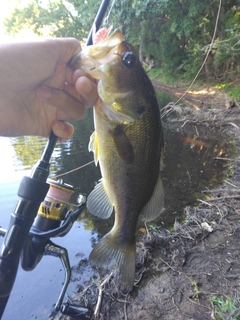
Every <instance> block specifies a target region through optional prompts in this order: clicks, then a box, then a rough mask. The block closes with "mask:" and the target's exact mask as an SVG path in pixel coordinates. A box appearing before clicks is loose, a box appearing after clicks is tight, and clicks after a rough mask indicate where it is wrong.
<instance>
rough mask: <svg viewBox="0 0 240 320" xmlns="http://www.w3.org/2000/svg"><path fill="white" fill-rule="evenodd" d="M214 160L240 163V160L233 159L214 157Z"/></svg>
mask: <svg viewBox="0 0 240 320" xmlns="http://www.w3.org/2000/svg"><path fill="white" fill-rule="evenodd" d="M213 159H215V160H226V161H236V162H240V160H239V159H231V158H221V157H214V158H213Z"/></svg>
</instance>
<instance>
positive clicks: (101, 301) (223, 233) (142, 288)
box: [55, 83, 240, 320]
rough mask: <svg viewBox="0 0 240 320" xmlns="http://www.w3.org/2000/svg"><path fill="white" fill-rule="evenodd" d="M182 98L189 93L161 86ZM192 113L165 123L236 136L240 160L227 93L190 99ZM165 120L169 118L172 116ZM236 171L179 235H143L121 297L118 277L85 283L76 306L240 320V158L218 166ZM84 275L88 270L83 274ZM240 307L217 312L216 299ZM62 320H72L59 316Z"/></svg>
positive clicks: (125, 314)
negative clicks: (131, 280)
mask: <svg viewBox="0 0 240 320" xmlns="http://www.w3.org/2000/svg"><path fill="white" fill-rule="evenodd" d="M155 86H156V87H157V88H158V89H162V90H164V91H166V92H168V93H171V94H174V95H176V96H177V97H179V96H180V95H181V94H182V93H183V92H184V90H183V89H179V88H177V89H173V88H171V87H167V86H163V85H161V84H159V83H155ZM184 99H185V100H187V101H188V102H189V103H190V104H191V105H192V108H189V109H188V108H187V109H184V108H182V107H181V104H180V106H177V107H176V106H169V107H168V108H166V110H170V109H171V111H174V112H175V113H177V118H174V119H170V118H169V119H164V122H165V123H167V125H170V126H175V127H176V128H177V129H178V130H183V131H184V132H187V133H189V134H192V135H195V136H196V134H197V135H199V136H201V132H202V131H204V130H202V129H204V127H206V126H208V127H210V128H211V129H212V130H213V132H215V129H216V128H217V130H221V131H224V132H226V134H228V135H229V137H235V140H236V146H237V148H238V152H239V154H240V108H239V105H238V103H237V102H232V101H230V99H229V98H228V97H227V96H226V94H225V93H223V92H219V91H214V90H213V89H211V88H201V89H200V90H198V91H194V92H191V93H188V94H187V95H186V96H185V98H184ZM166 117H168V116H167V115H166ZM216 161H225V162H226V164H228V165H229V166H231V168H232V175H231V176H229V177H228V179H227V180H226V182H225V183H224V184H223V185H222V186H220V187H219V189H218V190H211V191H209V192H207V193H206V196H207V198H206V200H204V201H202V202H200V205H199V206H198V207H197V208H186V209H185V211H186V222H185V223H184V224H179V223H177V222H176V223H175V225H174V228H173V230H172V231H168V230H165V229H162V228H155V229H154V228H149V229H148V230H146V233H145V234H144V235H138V243H137V272H136V283H135V287H134V289H133V291H132V292H131V293H130V294H127V295H123V294H120V293H119V292H118V291H117V290H116V289H115V284H114V281H113V279H112V278H111V277H107V279H105V284H102V285H101V283H102V281H103V279H101V281H99V280H98V279H96V281H95V284H94V283H93V282H92V281H89V283H88V284H86V283H85V289H84V291H82V289H83V288H81V287H80V288H79V293H77V294H76V295H75V296H74V297H73V299H74V301H75V303H80V304H86V305H89V306H92V307H93V308H94V310H95V316H94V317H93V318H94V319H104V320H105V319H112V320H120V319H125V320H126V319H129V320H135V319H136V320H139V319H142V320H144V319H146V320H151V319H152V320H156V319H161V320H185V319H186V320H210V319H217V320H219V319H223V320H225V319H229V320H230V319H231V320H234V319H237V320H239V319H240V272H239V270H240V248H239V244H240V156H237V157H236V159H233V160H231V159H230V160H229V159H228V160H226V159H216ZM83 270H84V268H83ZM214 296H215V297H217V299H219V301H222V303H223V304H224V302H225V301H226V299H228V301H230V300H232V303H233V305H234V307H232V306H230V305H228V306H229V307H228V308H227V307H226V308H224V307H222V308H221V309H218V308H217V307H216V305H215V304H213V302H212V301H211V300H212V299H213V297H214ZM55 319H70V318H67V317H64V316H60V315H57V316H56V317H55Z"/></svg>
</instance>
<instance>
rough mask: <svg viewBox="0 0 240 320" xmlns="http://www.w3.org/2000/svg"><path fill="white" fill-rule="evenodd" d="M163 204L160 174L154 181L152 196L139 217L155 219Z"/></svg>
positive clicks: (146, 219) (144, 219)
mask: <svg viewBox="0 0 240 320" xmlns="http://www.w3.org/2000/svg"><path fill="white" fill-rule="evenodd" d="M163 206H164V189H163V184H162V179H161V177H160V175H159V176H158V180H157V182H156V185H155V188H154V191H153V194H152V197H151V198H150V199H149V201H148V202H147V203H146V204H145V206H144V207H143V209H142V211H141V213H140V219H141V220H142V221H145V222H148V221H152V220H154V219H156V218H157V217H158V216H159V215H160V213H161V212H162V210H163Z"/></svg>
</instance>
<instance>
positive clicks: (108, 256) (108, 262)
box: [89, 231, 136, 291]
mask: <svg viewBox="0 0 240 320" xmlns="http://www.w3.org/2000/svg"><path fill="white" fill-rule="evenodd" d="M89 258H90V260H91V261H92V262H93V264H94V265H96V266H98V267H103V268H104V269H108V270H111V271H113V270H114V271H115V275H116V278H117V281H118V282H119V286H120V288H121V290H123V291H125V290H126V291H131V290H132V287H133V284H134V278H135V261H136V246H135V244H134V245H132V246H122V245H121V244H119V243H118V242H117V241H116V239H115V238H114V235H113V234H112V233H111V231H110V232H109V233H108V234H106V235H105V236H104V237H103V238H102V239H101V240H100V242H99V243H98V244H97V245H96V247H95V248H94V249H93V250H92V252H91V254H90V257H89Z"/></svg>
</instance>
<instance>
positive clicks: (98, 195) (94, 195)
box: [87, 179, 113, 219]
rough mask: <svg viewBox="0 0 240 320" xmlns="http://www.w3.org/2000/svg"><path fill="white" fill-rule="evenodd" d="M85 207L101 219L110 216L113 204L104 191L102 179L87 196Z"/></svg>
mask: <svg viewBox="0 0 240 320" xmlns="http://www.w3.org/2000/svg"><path fill="white" fill-rule="evenodd" d="M87 208H88V210H89V211H90V213H91V214H92V215H94V216H97V217H99V218H101V219H107V218H109V217H110V216H111V214H112V212H113V205H112V204H111V202H110V200H109V198H108V195H107V193H106V191H105V188H104V184H103V181H102V179H101V180H100V182H99V183H98V184H97V185H96V186H95V188H94V189H93V190H92V192H91V193H90V195H89V196H88V199H87Z"/></svg>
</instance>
